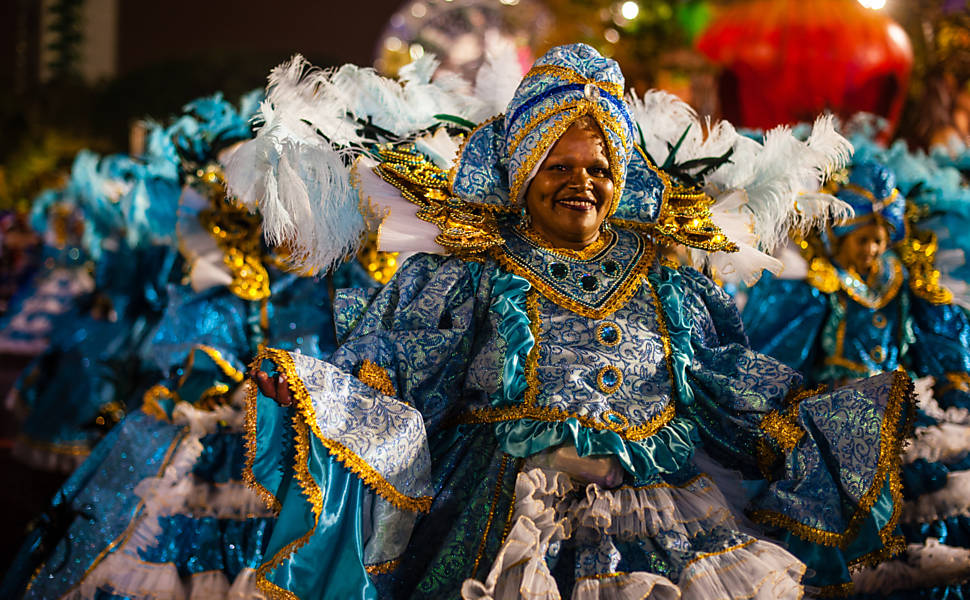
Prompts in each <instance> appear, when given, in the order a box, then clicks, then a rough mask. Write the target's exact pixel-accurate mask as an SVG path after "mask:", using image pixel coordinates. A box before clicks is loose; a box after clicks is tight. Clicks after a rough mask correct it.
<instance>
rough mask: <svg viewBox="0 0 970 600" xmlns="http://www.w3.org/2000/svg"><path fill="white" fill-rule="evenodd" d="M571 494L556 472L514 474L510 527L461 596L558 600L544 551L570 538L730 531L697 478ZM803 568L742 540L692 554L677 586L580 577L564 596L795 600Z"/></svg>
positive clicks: (712, 493) (630, 577)
mask: <svg viewBox="0 0 970 600" xmlns="http://www.w3.org/2000/svg"><path fill="white" fill-rule="evenodd" d="M575 491H578V490H576V489H575V487H574V484H573V482H572V481H571V480H570V479H569V477H568V476H566V475H565V474H563V473H561V472H558V471H551V470H545V469H541V468H533V469H530V470H526V471H523V472H521V473H519V476H518V479H517V481H516V490H515V497H516V503H515V512H514V515H513V526H512V528H511V529H510V531H509V534H508V536H507V537H506V541H505V543H504V544H503V546H502V548H501V549H500V550H499V552H498V555H497V556H496V558H495V561H494V563H493V565H492V568H491V570H490V571H489V574H488V575H487V577H486V578H485V580H484V581H478V580H474V579H468V580H466V581H465V583H464V585H463V586H462V598H464V599H466V600H503V599H512V598H535V599H549V600H552V599H559V598H561V595H560V592H559V589H558V586H557V585H556V581H555V579H554V578H553V576H552V574H551V573H550V571H549V569H548V566H547V564H546V560H545V557H546V554H547V552H549V549H550V546H551V545H553V544H555V543H557V542H560V541H563V540H567V539H570V538H575V539H576V540H577V541H579V542H581V543H583V542H588V543H595V542H596V540H598V539H600V538H602V537H603V535H604V534H605V535H609V536H615V537H616V538H619V539H628V540H629V539H638V538H639V539H644V538H651V537H656V536H657V535H659V534H661V533H665V534H670V533H671V532H674V533H675V534H682V535H685V536H688V537H691V536H693V535H696V534H698V533H701V532H705V531H710V530H711V529H713V528H715V527H718V526H721V527H726V528H730V529H734V528H735V527H734V525H735V522H734V517H733V515H732V513H731V510H730V509H729V508H728V506H727V504H726V502H725V500H724V498H723V496H722V495H721V493H720V491H719V490H718V489H717V487H716V486H715V485H714V484H713V482H712V481H711V480H710V479H708V478H707V477H706V476H703V475H702V476H700V477H697V478H695V479H694V480H692V481H691V482H689V483H688V484H686V485H684V486H682V487H672V486H666V485H662V486H646V487H640V488H629V487H624V488H619V489H616V490H605V489H603V488H601V487H599V486H598V485H596V484H589V485H588V486H587V487H586V488H585V490H583V493H581V494H576V493H571V492H575ZM804 571H805V566H804V565H803V564H802V563H801V562H800V561H799V560H798V559H796V558H795V557H794V556H792V555H791V554H789V553H788V552H787V551H786V550H784V549H783V548H781V547H780V546H777V545H775V544H772V543H769V542H766V541H762V540H749V541H748V542H745V543H743V544H739V545H737V546H734V547H728V548H725V549H723V550H721V551H718V552H710V553H707V554H701V555H698V556H697V557H696V558H695V559H694V560H693V561H691V562H690V563H688V564H687V565H686V566H685V568H684V569H683V571H682V572H681V575H680V578H679V581H678V582H677V583H674V582H673V581H671V580H670V579H668V578H666V577H663V576H661V575H657V574H654V573H647V572H633V573H604V574H602V575H593V576H588V577H580V578H579V580H578V581H577V583H576V585H575V586H574V588H573V594H572V599H573V600H592V599H605V598H609V599H623V600H625V599H627V598H638V599H639V598H656V599H658V600H667V599H675V598H685V599H686V598H690V599H697V600H701V599H704V600H717V599H722V598H723V599H724V600H727V599H732V598H763V599H765V600H767V599H769V598H770V599H772V600H776V599H779V598H800V597H801V596H802V594H803V588H802V586H801V584H800V580H801V576H802V575H803V574H804Z"/></svg>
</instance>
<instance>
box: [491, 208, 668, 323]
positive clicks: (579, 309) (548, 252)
mask: <svg viewBox="0 0 970 600" xmlns="http://www.w3.org/2000/svg"><path fill="white" fill-rule="evenodd" d="M502 237H503V238H504V240H505V243H504V244H502V245H501V246H496V247H494V248H493V249H492V256H493V257H494V258H495V259H496V260H497V261H498V262H499V263H500V264H501V265H502V266H503V267H505V268H506V269H508V270H509V271H511V272H512V273H515V274H516V275H518V276H520V277H523V278H524V279H526V280H527V281H528V282H529V283H531V284H532V285H533V287H534V288H535V289H536V290H537V291H538V292H539V293H541V294H542V295H543V296H545V297H546V298H547V299H549V300H550V301H551V302H553V303H554V304H556V305H557V306H561V307H562V308H565V309H567V310H571V311H573V312H575V313H577V314H580V315H583V316H585V317H588V318H593V319H601V318H603V317H606V316H608V315H610V314H613V313H614V312H616V311H617V310H618V309H620V308H622V307H623V306H624V305H625V304H626V303H627V301H628V300H629V299H630V298H631V297H633V295H634V294H635V293H636V292H637V290H639V289H640V286H641V284H642V282H643V279H644V277H646V273H647V270H648V269H649V268H650V265H652V264H653V262H654V259H655V256H656V250H655V248H654V245H653V243H652V242H651V241H650V240H649V239H648V238H647V237H645V236H643V235H640V234H639V233H636V232H634V231H632V230H628V229H623V228H614V229H613V230H611V231H609V232H604V233H603V234H601V235H600V239H599V240H597V241H596V242H594V243H593V244H592V245H590V246H589V247H588V248H587V249H586V250H583V251H578V252H577V251H573V250H564V249H561V248H552V247H550V246H549V244H548V243H547V242H546V241H545V240H543V239H542V238H541V237H539V236H538V235H537V234H535V233H533V232H531V231H529V230H522V229H520V228H518V227H506V228H503V231H502Z"/></svg>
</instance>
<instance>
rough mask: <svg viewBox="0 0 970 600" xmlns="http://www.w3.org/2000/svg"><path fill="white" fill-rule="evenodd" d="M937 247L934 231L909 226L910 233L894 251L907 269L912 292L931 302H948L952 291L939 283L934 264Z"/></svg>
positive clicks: (937, 272) (938, 274) (951, 300)
mask: <svg viewBox="0 0 970 600" xmlns="http://www.w3.org/2000/svg"><path fill="white" fill-rule="evenodd" d="M939 248H940V246H939V243H938V242H937V239H936V234H935V233H933V232H932V231H929V230H917V229H915V228H910V235H909V236H907V237H906V239H905V240H903V242H902V243H900V244H899V245H898V246H897V247H896V251H897V252H898V253H899V258H900V260H902V261H903V264H904V265H906V268H907V269H908V270H909V287H910V289H911V290H913V293H914V294H916V295H917V296H919V297H920V298H922V299H924V300H926V301H927V302H930V303H931V304H950V303H951V302H953V292H951V291H950V290H948V289H946V288H945V287H943V286H942V285H940V272H939V271H938V270H937V269H936V267H935V266H934V263H935V262H936V253H937V251H938V250H939Z"/></svg>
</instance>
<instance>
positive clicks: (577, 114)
mask: <svg viewBox="0 0 970 600" xmlns="http://www.w3.org/2000/svg"><path fill="white" fill-rule="evenodd" d="M623 85H624V81H623V74H622V73H621V72H620V68H619V66H618V65H617V64H616V62H615V61H613V60H611V59H608V58H604V57H603V56H601V55H600V54H599V53H598V52H596V50H594V49H593V48H592V47H590V46H587V45H585V44H571V45H568V46H558V47H556V48H553V49H551V50H549V51H548V52H547V53H546V54H545V55H543V56H542V58H540V59H539V60H537V61H536V63H535V65H533V67H532V69H531V70H530V71H529V72H528V73H526V75H525V77H524V78H523V79H522V82H521V83H520V84H519V87H518V88H517V89H516V91H515V95H514V96H513V98H512V101H511V102H510V103H509V106H508V109H507V110H506V113H505V114H504V115H502V116H499V117H497V118H495V119H493V120H491V121H488V122H486V123H484V124H483V125H481V126H479V127H478V128H477V129H476V130H475V131H474V132H472V134H471V135H470V136H469V138H468V141H467V142H466V143H465V145H464V146H463V148H462V151H461V153H460V155H459V157H458V160H457V162H456V164H455V167H454V168H453V169H452V171H451V184H452V190H453V191H454V192H455V193H456V194H458V195H459V196H461V197H463V198H465V199H466V200H469V201H471V202H478V203H483V204H492V205H498V206H501V207H504V208H509V209H514V208H516V207H517V206H518V205H519V204H520V202H521V200H522V198H523V197H524V195H525V191H526V189H527V188H528V183H529V181H530V180H531V178H532V176H533V175H534V173H535V170H536V168H537V167H538V166H539V165H540V164H541V162H542V160H543V159H544V158H545V156H546V154H547V153H548V152H549V149H550V148H551V147H552V145H553V144H555V142H556V141H557V140H558V139H559V137H560V136H561V135H562V134H563V133H565V131H566V130H567V129H568V128H569V127H570V126H571V125H572V124H573V123H575V122H576V121H577V120H579V119H581V118H583V117H586V116H589V117H592V118H593V119H595V120H596V122H597V123H598V124H599V126H600V129H602V131H603V136H604V138H605V140H606V147H607V154H608V158H609V161H610V170H611V172H612V176H613V199H612V204H611V206H610V208H609V212H608V214H609V215H613V216H615V217H616V218H620V219H630V220H635V221H641V222H650V221H653V220H654V219H656V216H657V214H658V212H659V209H660V205H661V204H662V202H663V199H664V197H665V195H666V190H667V189H668V188H669V181H668V180H667V178H666V177H665V176H664V175H663V174H662V173H660V171H658V170H657V169H656V167H654V166H653V165H651V164H650V162H649V160H647V158H646V156H645V155H644V154H643V152H642V150H641V149H640V148H639V147H638V146H637V144H636V139H637V129H636V125H635V124H634V122H633V119H632V117H631V116H630V111H629V109H628V108H627V105H626V102H625V101H624V100H623Z"/></svg>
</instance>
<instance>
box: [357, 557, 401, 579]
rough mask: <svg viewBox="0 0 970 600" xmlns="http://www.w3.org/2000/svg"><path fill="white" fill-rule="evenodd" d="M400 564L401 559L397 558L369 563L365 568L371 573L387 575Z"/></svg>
mask: <svg viewBox="0 0 970 600" xmlns="http://www.w3.org/2000/svg"><path fill="white" fill-rule="evenodd" d="M400 565H401V559H400V558H395V559H394V560H389V561H387V562H382V563H378V564H376V565H367V566H365V567H364V569H365V570H366V571H367V572H368V573H369V574H371V575H386V574H388V573H390V572H391V571H393V570H394V569H396V568H398V567H399V566H400Z"/></svg>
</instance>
